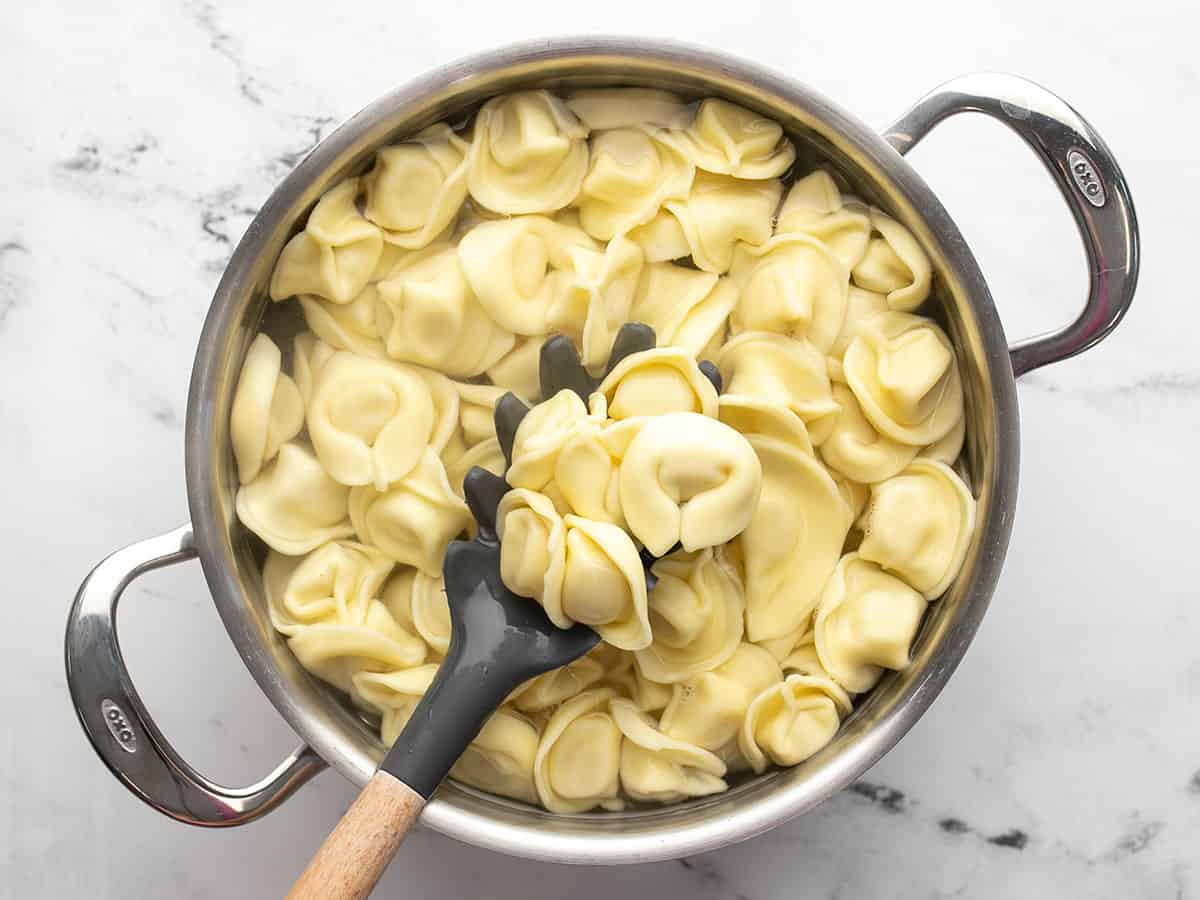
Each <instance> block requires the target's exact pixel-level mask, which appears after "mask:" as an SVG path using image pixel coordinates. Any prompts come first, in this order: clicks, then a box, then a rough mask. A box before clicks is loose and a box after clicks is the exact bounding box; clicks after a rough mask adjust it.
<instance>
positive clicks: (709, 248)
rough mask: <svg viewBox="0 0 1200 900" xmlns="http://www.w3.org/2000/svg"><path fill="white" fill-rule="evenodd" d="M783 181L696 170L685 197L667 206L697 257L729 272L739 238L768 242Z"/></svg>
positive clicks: (702, 264) (713, 269) (709, 269)
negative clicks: (743, 177)
mask: <svg viewBox="0 0 1200 900" xmlns="http://www.w3.org/2000/svg"><path fill="white" fill-rule="evenodd" d="M782 192H783V186H782V185H781V184H780V183H779V182H778V181H776V180H775V179H771V180H769V181H743V180H741V179H738V178H731V177H729V176H727V175H709V174H707V173H704V172H700V173H697V175H696V177H695V178H694V179H693V181H692V189H691V191H689V192H688V195H687V198H686V199H685V200H668V201H667V202H666V203H665V204H664V207H665V208H666V209H667V210H668V211H669V212H670V213H671V214H672V215H673V216H674V217H675V218H676V220H678V222H679V227H680V229H681V230H682V231H683V236H684V239H685V240H686V241H687V245H688V249H689V250H690V251H691V256H692V261H693V262H694V263H695V264H696V265H697V267H699V268H701V269H703V270H704V271H705V272H717V273H721V272H728V271H729V267H730V265H731V264H732V263H733V251H734V249H735V248H736V247H737V246H738V242H739V241H741V242H744V243H745V244H749V245H752V246H753V245H758V244H765V243H766V242H767V240H768V239H769V238H770V237H771V223H772V219H773V217H774V215H775V208H776V207H777V206H778V205H779V196H780V194H781V193H782Z"/></svg>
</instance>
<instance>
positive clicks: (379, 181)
mask: <svg viewBox="0 0 1200 900" xmlns="http://www.w3.org/2000/svg"><path fill="white" fill-rule="evenodd" d="M469 149H470V148H469V146H468V144H467V142H466V141H464V140H463V139H462V138H460V137H459V136H458V135H457V134H455V133H454V131H453V129H451V128H450V127H449V126H447V125H446V124H444V123H442V122H439V123H438V124H436V125H431V126H430V127H429V128H426V129H425V130H424V131H422V132H421V133H420V134H417V135H415V136H414V137H413V138H411V139H410V140H407V141H404V142H403V143H399V144H394V145H392V146H391V147H384V148H382V149H381V150H379V151H378V152H377V153H376V154H375V166H374V168H372V169H371V171H370V172H368V173H367V174H366V176H364V178H363V187H364V188H365V189H366V195H367V199H366V207H365V209H364V211H363V214H364V215H365V216H366V217H367V218H368V219H370V220H371V221H372V222H374V223H375V224H376V225H378V226H379V227H380V228H381V229H383V239H384V240H385V241H387V242H388V243H389V244H394V245H395V246H397V247H403V248H404V249H406V250H417V249H420V248H421V247H424V246H427V245H428V244H430V243H432V242H433V239H434V238H435V237H437V236H438V234H439V233H441V232H442V231H444V230H445V229H446V228H447V227H449V225H450V224H451V223H452V222H453V221H454V217H455V216H456V215H458V211H459V209H460V208H461V207H462V205H463V201H464V200H466V199H467V151H468V150H469Z"/></svg>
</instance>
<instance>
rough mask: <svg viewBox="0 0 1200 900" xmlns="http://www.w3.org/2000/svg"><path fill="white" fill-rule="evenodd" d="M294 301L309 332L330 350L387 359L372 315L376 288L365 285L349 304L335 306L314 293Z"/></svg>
mask: <svg viewBox="0 0 1200 900" xmlns="http://www.w3.org/2000/svg"><path fill="white" fill-rule="evenodd" d="M297 299H298V300H299V301H300V308H301V309H303V310H304V320H305V322H307V323H308V327H309V329H311V331H312V333H313V334H314V335H316V336H317V337H318V338H320V339H321V340H322V341H323V342H325V343H326V344H328V345H329V346H330V347H332V348H334V349H337V350H350V351H352V352H354V353H358V354H361V355H362V356H373V357H375V358H376V359H382V358H384V357H385V356H387V351H386V350H385V349H384V345H383V340H382V339H381V337H380V335H379V325H378V323H377V321H376V316H375V311H376V307H378V305H379V291H378V290H377V289H376V287H375V285H373V284H368V285H367V286H366V287H365V288H363V289H362V290H361V291H359V292H358V296H357V297H355V298H354V299H353V300H351V301H350V302H349V303H334V302H333V301H332V300H325V299H324V298H322V297H318V296H316V295H315V294H301V295H300V296H299V297H298V298H297Z"/></svg>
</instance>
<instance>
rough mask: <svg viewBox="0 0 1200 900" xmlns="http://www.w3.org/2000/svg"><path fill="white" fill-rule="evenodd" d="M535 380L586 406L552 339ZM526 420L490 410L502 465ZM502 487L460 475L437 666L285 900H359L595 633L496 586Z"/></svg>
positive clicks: (642, 335)
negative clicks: (428, 807)
mask: <svg viewBox="0 0 1200 900" xmlns="http://www.w3.org/2000/svg"><path fill="white" fill-rule="evenodd" d="M654 345H655V335H654V330H653V329H651V328H650V327H648V326H646V325H642V324H639V323H630V324H628V325H625V326H623V327H622V328H621V330H620V331H619V332H618V333H617V337H616V340H615V341H614V343H613V351H612V354H611V356H610V359H609V363H608V368H607V369H606V371H611V370H612V368H613V367H614V366H616V364H617V363H618V362H620V360H622V359H624V358H625V357H626V356H628V355H629V354H631V353H637V352H639V351H641V350H646V349H649V348H651V347H653V346H654ZM701 370H702V371H704V373H705V375H706V376H707V377H708V378H709V379H710V380H712V381H713V383H714V384H715V385H716V386H717V389H718V390H720V376H719V375H718V374H717V371H716V367H715V366H713V365H712V364H711V363H708V362H705V363H702V364H701ZM539 380H540V382H541V389H542V396H543V398H549V397H552V396H554V395H555V394H556V393H558V391H560V390H562V389H563V388H570V389H571V390H573V391H575V392H576V393H577V394H579V396H580V397H581V398H582V399H583V400H584V401H585V402H586V400H587V398H588V396H589V395H590V393H591V391H592V390H594V389H595V387H596V385H597V384H598V379H595V378H593V377H592V376H591V375H589V374H588V372H587V371H586V369H585V368H584V367H583V365H582V364H581V363H580V360H579V355H578V354H577V353H576V352H575V348H574V346H573V345H572V343H571V341H570V340H569V339H568V338H566V337H563V336H561V335H560V336H556V337H553V338H550V339H549V340H547V341H546V342H545V344H543V346H542V351H541V357H540V366H539ZM528 412H529V408H528V407H527V406H526V405H525V404H524V403H523V402H522V401H521V400H520V399H519V398H517V397H516V396H515V395H513V394H511V393H508V394H505V395H504V396H503V397H502V398H501V399H500V401H499V402H498V403H497V404H496V408H495V411H494V419H495V423H496V434H497V437H498V438H499V441H500V445H501V447H502V449H503V450H504V456H505V460H506V462H508V463H511V461H512V446H513V441H514V439H515V436H516V432H517V428H518V427H519V426H520V424H521V420H522V419H523V418H524V416H525V415H526V413H528ZM508 490H509V485H508V483H507V482H506V481H505V480H504V479H503V478H501V477H499V476H498V475H493V474H492V473H491V472H488V471H487V470H485V469H481V468H479V467H475V468H473V469H471V471H470V472H468V473H467V476H466V478H465V479H464V481H463V493H464V495H465V497H466V501H467V505H468V507H469V508H470V510H471V514H472V515H473V516H474V518H475V521H476V525H477V533H476V537H475V539H474V540H472V541H453V542H451V544H450V546H449V547H448V548H447V550H446V558H445V561H444V562H443V565H442V572H443V576H444V579H445V584H446V599H447V602H448V605H449V608H450V646H449V649H448V650H447V652H446V658H445V659H444V660H443V661H442V664H441V666H440V668H439V669H438V673H437V675H436V676H435V677H434V680H433V683H432V684H431V685H430V686H429V689H428V690H427V691H426V692H425V695H424V696H423V697H422V698H421V700H420V702H419V703H418V704H417V707H416V709H415V710H414V711H413V713H412V716H411V717H410V718H409V720H408V723H407V724H406V725H405V726H404V729H403V731H401V733H400V736H399V737H397V738H396V742H395V743H394V744H393V745H392V748H391V750H390V751H388V753H387V755H386V756H385V757H384V760H383V763H382V764H381V765H380V767H379V769H378V771H376V773H375V775H374V776H372V778H371V780H370V781H369V782H368V783H367V786H366V787H365V788H363V791H362V793H361V794H359V796H358V799H357V800H355V801H354V804H353V805H352V806H351V807H350V809H349V810H347V812H346V814H345V815H344V816H343V817H342V820H341V821H340V822H339V823H338V825H337V827H336V828H334V830H333V832H332V833H330V835H329V837H328V838H327V839H326V840H325V843H323V844H322V845H321V848H320V849H319V850H318V851H317V853H316V855H315V856H314V857H313V859H312V860H311V861H310V862H309V865H308V867H307V868H306V869H305V870H304V872H303V873H302V874H301V876H300V878H299V880H298V881H297V882H296V884H295V885H294V886H293V888H292V890H291V892H290V893H289V894H288V896H289V897H305V898H308V897H336V898H360V897H366V896H367V895H368V894H369V893H370V892H371V889H372V888H373V887H374V886H375V883H376V882H377V881H378V880H379V877H380V876H381V875H382V874H383V871H384V869H386V868H387V865H388V863H389V862H390V861H391V859H392V856H393V855H395V853H396V850H397V849H398V848H399V846H400V844H401V842H402V841H403V840H404V836H405V834H406V833H407V831H408V829H409V828H410V827H411V826H412V824H413V823H414V822H415V821H416V819H417V816H418V815H419V814H420V811H421V809H422V808H423V807H424V805H425V803H426V801H427V800H428V799H429V797H430V796H431V795H432V794H433V792H434V790H435V789H436V788H437V786H438V785H439V784H440V783H441V781H442V779H443V778H445V777H446V774H447V773H448V772H449V771H450V769H451V767H452V766H453V765H454V763H455V761H456V760H457V759H458V757H459V756H460V755H461V754H462V752H463V751H464V750H465V749H466V748H467V745H468V744H470V743H471V741H473V740H474V739H475V737H476V736H477V735H478V734H479V731H480V729H481V728H482V727H483V725H484V723H485V722H486V721H487V719H488V717H489V716H491V715H492V713H494V712H495V711H496V709H497V708H498V707H499V706H500V704H501V703H503V702H504V698H505V697H507V696H508V695H509V694H510V693H511V692H512V691H513V689H514V688H516V687H517V686H518V685H520V684H521V683H522V682H524V681H526V680H528V679H530V678H533V677H534V676H536V675H540V674H541V673H543V672H548V671H550V670H551V669H556V668H558V667H560V666H564V665H566V664H567V663H570V662H572V661H574V660H576V659H578V658H579V657H581V656H583V655H584V654H585V653H587V652H588V651H589V650H591V649H592V648H593V647H595V646H596V644H597V643H598V642H599V640H600V638H599V635H597V634H596V632H594V631H593V630H592V629H590V628H587V627H585V626H583V625H576V626H574V627H573V628H570V629H560V628H558V627H556V626H555V625H554V624H553V623H552V622H551V621H550V619H549V618H548V617H547V616H546V613H545V612H544V611H543V609H542V607H541V606H540V605H538V604H537V603H534V602H533V601H531V600H529V599H527V598H524V597H519V596H517V595H516V594H514V593H513V592H512V591H510V590H509V589H508V588H507V587H505V585H504V583H503V581H501V579H500V541H499V538H498V537H497V534H496V510H497V507H498V506H499V504H500V500H501V498H502V497H503V496H504V494H505V493H507V492H508ZM642 562H643V564H644V567H645V571H646V577H647V588H650V587H653V585H654V581H655V579H654V577H653V575H651V574H650V566H651V565H652V564H653V563H654V562H655V559H654V557H652V556H650V555H649V554H643V557H642Z"/></svg>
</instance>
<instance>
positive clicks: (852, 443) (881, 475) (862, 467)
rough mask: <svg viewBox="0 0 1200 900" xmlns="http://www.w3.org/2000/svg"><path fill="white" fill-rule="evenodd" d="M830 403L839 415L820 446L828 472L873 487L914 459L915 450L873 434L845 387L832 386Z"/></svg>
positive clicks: (841, 385)
mask: <svg viewBox="0 0 1200 900" xmlns="http://www.w3.org/2000/svg"><path fill="white" fill-rule="evenodd" d="M833 401H834V402H835V403H836V404H837V405H838V407H839V408H840V411H839V412H838V414H837V419H836V420H835V422H834V425H833V430H832V431H831V432H830V433H829V437H827V438H826V439H825V442H824V443H823V444H821V459H822V460H824V461H825V464H826V465H827V466H829V467H830V468H831V469H836V470H837V471H838V472H840V473H841V474H842V475H844V476H846V477H847V478H849V479H851V480H852V481H858V482H865V483H867V484H873V483H874V482H877V481H885V480H887V479H888V478H891V477H892V476H893V475H895V474H896V473H897V472H899V471H900V470H901V469H903V468H904V467H905V466H907V465H908V464H909V463H910V462H912V460H913V457H915V456H916V455H917V448H916V447H914V446H912V445H911V444H902V443H900V442H899V441H893V440H892V439H891V438H888V437H884V436H883V435H881V434H880V433H879V432H878V431H876V430H875V426H873V425H872V424H871V423H870V422H868V421H867V417H866V416H864V415H863V412H862V407H860V406H859V405H858V399H857V398H856V397H855V396H854V392H853V391H852V390H850V388H848V387H846V385H844V384H836V383H835V384H834V385H833ZM956 455H957V454H956Z"/></svg>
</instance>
